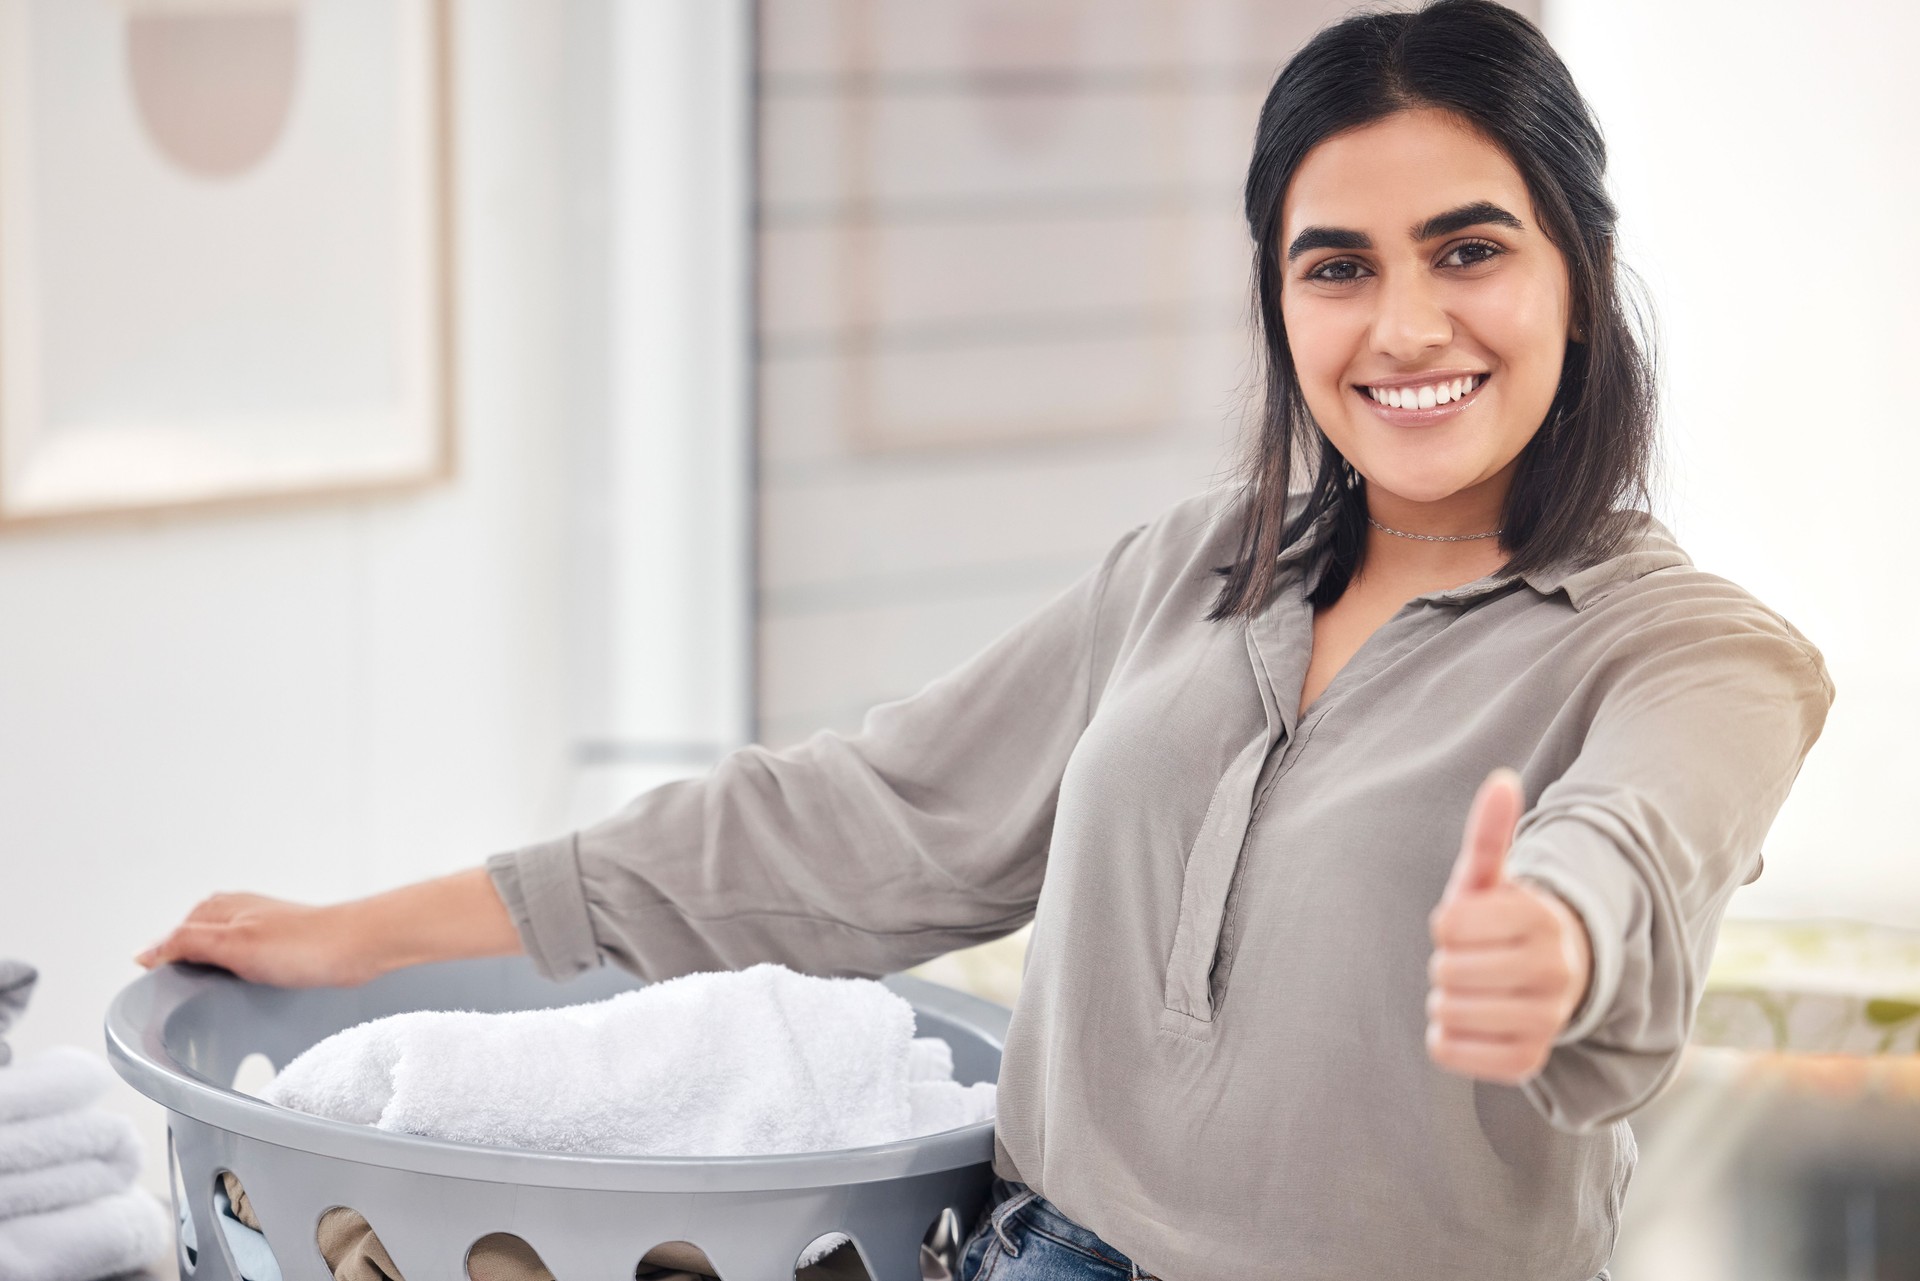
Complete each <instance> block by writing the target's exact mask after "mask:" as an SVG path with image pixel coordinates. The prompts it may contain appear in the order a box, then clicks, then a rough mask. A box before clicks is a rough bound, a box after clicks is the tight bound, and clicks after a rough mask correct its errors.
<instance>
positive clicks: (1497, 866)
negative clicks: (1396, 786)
mask: <svg viewBox="0 0 1920 1281" xmlns="http://www.w3.org/2000/svg"><path fill="white" fill-rule="evenodd" d="M1523 802H1524V797H1523V796H1522V794H1521V790H1520V776H1519V775H1518V774H1516V773H1515V772H1514V771H1513V770H1511V769H1508V768H1507V767H1506V766H1504V765H1503V766H1501V767H1500V768H1499V769H1496V770H1494V771H1493V772H1492V773H1490V774H1488V775H1487V777H1486V778H1485V780H1483V781H1482V782H1481V784H1480V790H1479V791H1477V792H1475V793H1474V795H1473V806H1472V808H1471V809H1470V810H1468V812H1467V825H1466V830H1465V832H1464V833H1463V834H1462V836H1461V840H1460V855H1459V857H1458V858H1456V859H1455V860H1454V863H1453V872H1452V874H1451V875H1449V876H1448V877H1447V888H1446V891H1445V893H1444V894H1443V895H1442V896H1441V897H1442V901H1443V902H1444V901H1447V900H1450V899H1453V898H1457V897H1458V896H1460V895H1462V894H1471V893H1474V892H1475V891H1478V890H1485V889H1491V888H1492V887H1493V886H1495V885H1498V884H1499V883H1500V882H1501V879H1502V878H1503V877H1504V876H1505V874H1506V861H1507V847H1508V846H1509V845H1511V844H1512V843H1513V828H1514V825H1515V824H1516V823H1518V822H1519V821H1520V807H1521V805H1522V803H1523Z"/></svg>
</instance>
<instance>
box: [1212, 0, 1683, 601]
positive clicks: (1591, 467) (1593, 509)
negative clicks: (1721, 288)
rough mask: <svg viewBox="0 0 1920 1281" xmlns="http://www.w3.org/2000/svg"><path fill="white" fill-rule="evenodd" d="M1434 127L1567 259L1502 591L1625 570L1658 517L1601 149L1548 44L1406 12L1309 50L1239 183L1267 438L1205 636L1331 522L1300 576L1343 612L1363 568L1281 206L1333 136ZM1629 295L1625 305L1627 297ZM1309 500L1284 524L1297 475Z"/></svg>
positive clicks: (1249, 466)
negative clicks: (1587, 569) (1314, 398)
mask: <svg viewBox="0 0 1920 1281" xmlns="http://www.w3.org/2000/svg"><path fill="white" fill-rule="evenodd" d="M1417 107H1438V108H1441V109H1443V110H1446V111H1449V112H1451V113H1453V114H1454V115H1456V116H1458V117H1460V118H1462V119H1463V120H1465V121H1466V122H1467V123H1468V124H1470V125H1471V126H1473V127H1474V128H1475V129H1477V130H1478V131H1479V132H1480V134H1481V135H1482V136H1484V137H1485V138H1487V139H1488V140H1489V141H1491V142H1492V143H1493V144H1494V145H1495V146H1498V147H1499V148H1500V149H1501V150H1502V151H1504V152H1505V153H1506V155H1507V157H1508V159H1510V160H1511V161H1512V162H1513V165H1514V167H1515V168H1516V169H1518V170H1519V171H1520V174H1521V176H1522V177H1523V178H1524V179H1525V181H1526V184H1527V191H1528V194H1529V195H1530V196H1531V197H1532V199H1533V204H1534V209H1535V211H1536V213H1537V215H1538V217H1539V219H1540V222H1541V227H1542V230H1543V231H1544V232H1545V233H1546V235H1547V237H1548V239H1550V240H1551V241H1552V242H1553V244H1554V245H1555V247H1557V248H1558V249H1559V250H1560V252H1561V253H1562V254H1563V255H1564V256H1565V258H1566V261H1567V268H1568V274H1569V276H1570V278H1571V293H1572V314H1573V327H1574V331H1575V332H1576V333H1578V334H1580V335H1581V339H1582V340H1581V341H1578V342H1574V341H1569V342H1568V344H1567V349H1566V357H1565V360H1564V363H1563V365H1562V368H1561V373H1560V385H1559V387H1558V389H1557V390H1556V391H1555V394H1554V398H1553V402H1552V404H1551V406H1550V407H1549V408H1548V410H1547V415H1546V417H1545V419H1544V420H1543V421H1542V426H1541V427H1540V429H1539V430H1537V431H1536V432H1534V434H1533V438H1532V439H1531V440H1529V441H1528V442H1527V445H1526V447H1525V448H1524V449H1522V450H1521V452H1520V460H1519V466H1518V467H1517V468H1516V470H1515V473H1514V477H1513V484H1512V486H1511V487H1510V488H1509V490H1508V492H1507V497H1506V505H1505V509H1504V511H1503V512H1502V516H1501V522H1500V524H1501V527H1502V529H1504V530H1505V531H1506V532H1505V533H1504V534H1503V535H1502V536H1501V539H1500V545H1501V548H1502V549H1503V550H1504V551H1505V552H1506V553H1507V560H1506V562H1505V565H1504V566H1503V568H1502V570H1501V572H1502V573H1515V574H1519V573H1526V572H1530V571H1532V570H1535V569H1538V568H1541V567H1544V566H1546V565H1548V564H1552V563H1555V562H1557V561H1560V560H1562V559H1564V558H1568V557H1571V558H1573V559H1574V560H1576V561H1578V562H1581V563H1587V562H1591V561H1596V560H1600V559H1603V558H1605V557H1606V556H1607V555H1609V554H1611V553H1612V552H1614V551H1616V550H1617V549H1618V548H1619V547H1620V545H1621V543H1622V540H1623V539H1625V538H1626V537H1627V535H1628V533H1629V531H1630V529H1631V526H1632V523H1633V522H1632V516H1631V511H1632V509H1633V508H1634V507H1637V506H1644V507H1648V508H1650V507H1651V495H1650V492H1649V480H1650V477H1651V474H1652V471H1653V467H1654V451H1655V445H1656V442H1655V417H1656V403H1655V398H1656V393H1655V376H1654V372H1655V371H1654V356H1653V353H1654V346H1653V341H1652V334H1653V329H1652V317H1651V313H1650V311H1649V310H1648V309H1647V307H1646V305H1645V303H1644V301H1643V300H1642V295H1641V291H1639V290H1638V288H1637V286H1638V281H1637V280H1635V279H1633V278H1632V277H1631V273H1629V272H1628V271H1627V270H1626V268H1625V267H1624V265H1622V264H1620V263H1618V262H1617V261H1616V259H1615V255H1614V224H1615V222H1616V220H1617V216H1618V215H1617V214H1616V212H1615V210H1614V206H1613V201H1612V200H1611V199H1610V198H1609V197H1608V195H1607V190H1606V159H1607V154H1606V144H1605V143H1604V142H1603V141H1602V139H1601V135H1600V126H1599V123H1598V121H1596V120H1595V118H1594V116H1593V112H1592V110H1591V109H1590V108H1589V107H1588V106H1587V104H1586V101H1585V100H1584V99H1583V98H1582V97H1581V96H1580V91H1579V90H1578V89H1577V88H1575V87H1574V83H1573V77H1572V76H1571V75H1570V74H1569V73H1568V71H1567V68H1566V64H1564V63H1563V62H1561V61H1560V58H1559V56H1558V55H1557V54H1555V53H1554V51H1553V48H1552V46H1551V45H1549V44H1548V43H1547V39H1546V37H1545V36H1543V35H1542V34H1541V33H1540V31H1539V29H1538V28H1536V27H1535V26H1534V25H1533V24H1532V23H1530V22H1528V21H1527V20H1526V19H1525V18H1523V17H1521V16H1520V15H1519V14H1517V13H1515V12H1513V11H1512V10H1511V9H1508V8H1506V7H1504V6H1503V5H1499V4H1495V3H1493V2H1492V0H1435V2H1434V3H1430V4H1427V5H1425V6H1423V7H1422V8H1420V9H1418V10H1415V11H1413V12H1399V13H1381V12H1364V13H1359V14H1355V15H1354V16H1352V17H1349V18H1347V19H1345V20H1344V21H1342V22H1338V23H1336V24H1334V25H1333V26H1330V27H1327V28H1325V29H1324V30H1322V31H1321V32H1320V33H1319V34H1317V35H1315V36H1314V37H1313V39H1312V40H1310V41H1308V42H1307V43H1306V45H1305V46H1303V47H1302V48H1301V49H1300V51H1299V52H1298V53H1296V54H1295V55H1294V56H1293V58H1292V59H1291V60H1290V61H1288V63H1287V65H1286V66H1285V67H1284V68H1283V69H1282V70H1281V72H1280V75H1279V77H1278V78H1277V79H1275V81H1274V83H1273V88H1272V89H1270V90H1269V91H1268V93H1267V100H1266V103H1265V105H1263V106H1262V107H1261V108H1260V122H1259V128H1258V131H1257V135H1256V137H1255V140H1254V148H1253V162H1252V164H1251V165H1250V166H1249V168H1248V170H1247V186H1246V212H1247V225H1248V227H1249V229H1250V230H1251V231H1252V234H1253V247H1254V266H1253V300H1252V301H1253V307H1254V312H1255V315H1256V316H1257V326H1256V328H1257V336H1258V338H1259V339H1260V340H1261V341H1260V342H1259V343H1258V356H1259V363H1260V366H1261V367H1262V371H1263V373H1264V388H1263V392H1264V394H1263V396H1262V400H1261V405H1260V423H1259V431H1258V433H1257V435H1256V436H1255V437H1254V439H1253V440H1252V441H1251V443H1250V445H1249V447H1248V449H1247V452H1246V454H1245V456H1244V458H1243V459H1242V461H1241V464H1240V466H1239V468H1238V469H1237V470H1238V474H1239V475H1240V477H1241V480H1242V494H1241V506H1240V510H1241V511H1242V512H1243V513H1244V518H1243V524H1242V527H1241V535H1240V547H1239V551H1238V553H1237V559H1236V561H1235V563H1234V564H1232V565H1229V566H1224V567H1221V568H1219V569H1216V570H1215V572H1216V573H1219V574H1222V575H1224V576H1225V579H1226V581H1225V583H1224V584H1223V585H1222V587H1221V590H1220V594H1219V596H1218V598H1217V599H1216V600H1215V602H1214V605H1213V608H1212V610H1211V611H1210V612H1209V613H1208V615H1207V618H1208V620H1209V621H1218V620H1220V619H1224V618H1229V617H1232V616H1234V615H1248V616H1250V615H1253V614H1256V613H1258V612H1260V610H1261V609H1262V608H1263V607H1264V606H1265V604H1266V601H1267V599H1268V597H1269V595H1270V594H1271V592H1272V589H1273V584H1274V580H1275V578H1276V566H1275V559H1274V558H1275V557H1276V555H1277V554H1278V553H1279V552H1280V551H1281V550H1282V549H1284V548H1286V547H1288V546H1289V545H1291V544H1292V543H1293V542H1294V541H1295V540H1297V539H1298V538H1300V537H1301V536H1302V535H1303V534H1304V533H1305V532H1306V530H1307V527H1308V526H1309V525H1311V524H1312V523H1313V522H1314V521H1315V520H1316V519H1318V518H1319V517H1320V516H1322V515H1323V514H1325V513H1326V512H1327V511H1328V509H1329V508H1333V509H1335V515H1334V516H1333V517H1332V519H1330V520H1329V521H1328V522H1327V525H1326V527H1325V528H1324V529H1323V530H1321V532H1320V533H1319V534H1318V535H1317V536H1316V539H1315V545H1314V546H1313V547H1312V548H1310V549H1309V550H1308V553H1307V558H1306V561H1305V563H1306V564H1308V565H1311V564H1312V563H1313V561H1314V559H1315V558H1316V557H1317V556H1318V555H1319V554H1320V553H1321V551H1322V550H1324V549H1326V548H1328V547H1330V548H1331V550H1332V556H1331V559H1330V560H1329V561H1328V563H1327V569H1326V572H1325V573H1324V574H1323V575H1322V576H1321V579H1320V582H1319V585H1318V586H1317V587H1316V589H1315V590H1314V593H1313V595H1312V597H1311V599H1312V602H1313V604H1315V605H1326V604H1331V603H1332V602H1333V601H1335V600H1337V599H1339V597H1340V595H1341V593H1342V592H1344V591H1345V590H1346V588H1347V584H1348V582H1350V581H1351V579H1352V577H1353V575H1354V574H1355V573H1356V572H1358V570H1359V568H1360V562H1361V559H1362V556H1363V555H1364V552H1365V549H1366V532H1367V525H1366V499H1365V490H1364V488H1362V487H1358V486H1356V487H1351V488H1350V487H1349V486H1348V483H1347V479H1346V478H1347V475H1348V468H1347V465H1346V460H1345V459H1343V458H1342V457H1341V455H1340V453H1339V451H1338V450H1336V449H1335V448H1334V447H1333V443H1332V441H1330V440H1329V439H1328V438H1327V437H1326V436H1325V434H1324V433H1322V432H1321V431H1320V429H1319V427H1318V425H1317V424H1315V422H1314V421H1313V417H1312V415H1311V414H1310V413H1309V412H1308V410H1307V404H1306V401H1305V399H1304V398H1303V397H1302V395H1301V393H1300V383H1299V380H1298V378H1297V377H1296V376H1295V373H1294V368H1293V356H1292V354H1291V351H1290V349H1289V347H1288V343H1287V331H1286V327H1285V325H1284V323H1283V322H1282V320H1281V314H1280V282H1281V264H1280V246H1279V244H1278V240H1279V237H1280V235H1281V227H1280V205H1281V200H1282V197H1283V196H1284V195H1285V194H1286V191H1287V186H1288V184H1289V183H1290V182H1291V181H1292V180H1293V175H1294V173H1295V171H1296V170H1297V169H1298V168H1299V167H1300V162H1301V161H1302V159H1304V158H1305V156H1306V154H1307V153H1308V152H1309V151H1311V150H1312V149H1313V147H1314V146H1315V145H1317V144H1318V143H1320V142H1322V141H1324V140H1326V139H1327V138H1329V137H1332V136H1333V135H1334V134H1337V133H1341V132H1344V131H1346V130H1349V129H1354V128H1357V127H1359V126H1361V125H1366V124H1370V123H1372V122H1373V121H1376V120H1380V119H1382V118H1384V117H1386V116H1389V115H1392V114H1394V113H1395V112H1399V111H1405V110H1409V109H1412V108H1417ZM1629 283H1630V284H1632V285H1633V286H1635V289H1634V291H1633V292H1632V293H1629V292H1628V291H1627V290H1626V289H1624V288H1623V287H1622V286H1623V284H1629ZM1308 464H1311V465H1312V467H1313V475H1312V484H1311V488H1310V490H1309V492H1308V493H1307V496H1306V500H1305V502H1304V503H1303V504H1302V505H1301V506H1300V508H1299V510H1298V512H1297V513H1296V514H1295V515H1294V518H1293V519H1292V520H1291V521H1288V520H1287V519H1286V509H1287V494H1288V493H1289V491H1290V489H1291V488H1292V487H1293V484H1292V482H1293V478H1294V473H1295V469H1296V467H1297V466H1302V465H1308Z"/></svg>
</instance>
